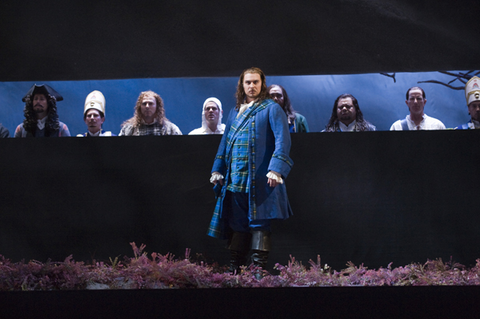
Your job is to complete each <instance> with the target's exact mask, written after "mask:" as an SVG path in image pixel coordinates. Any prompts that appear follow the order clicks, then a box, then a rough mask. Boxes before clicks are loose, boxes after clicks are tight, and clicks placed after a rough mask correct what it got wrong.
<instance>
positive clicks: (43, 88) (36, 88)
mask: <svg viewBox="0 0 480 319" xmlns="http://www.w3.org/2000/svg"><path fill="white" fill-rule="evenodd" d="M35 94H44V95H45V96H48V95H51V96H53V97H55V99H56V100H57V102H58V101H62V100H63V96H61V95H60V93H58V92H57V91H55V90H54V89H52V88H51V87H50V86H48V85H46V84H40V85H36V84H34V85H33V86H32V87H31V88H30V90H28V92H27V95H25V96H24V97H23V99H22V101H23V102H25V100H26V99H27V97H29V96H30V97H32V96H34V95H35Z"/></svg>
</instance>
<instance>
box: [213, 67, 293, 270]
mask: <svg viewBox="0 0 480 319" xmlns="http://www.w3.org/2000/svg"><path fill="white" fill-rule="evenodd" d="M235 96H236V99H237V102H236V107H235V109H233V110H232V111H231V112H230V114H229V116H228V119H227V122H226V127H225V133H224V134H223V138H222V140H221V142H220V146H219V147H218V152H217V155H216V157H215V162H214V164H213V168H212V177H211V179H210V181H211V182H212V183H213V184H215V187H214V188H215V189H216V193H217V204H216V207H215V211H214V214H213V218H212V221H211V224H210V228H209V231H208V235H209V236H212V237H216V238H220V239H228V245H227V247H228V249H229V250H230V251H231V259H230V270H231V271H232V272H235V271H238V270H239V268H240V266H242V265H245V264H246V261H247V254H248V252H249V251H250V249H252V256H251V258H252V262H253V263H254V265H256V266H259V267H262V268H263V269H265V267H266V264H267V260H268V252H269V251H270V246H271V245H270V234H271V229H270V221H271V220H272V219H287V218H288V217H290V216H291V215H292V210H291V208H290V204H289V202H288V197H287V190H286V187H285V183H284V179H285V178H286V177H287V175H288V173H289V172H290V170H291V168H292V165H293V161H292V160H291V159H290V157H289V152H290V133H289V128H288V122H287V117H286V115H285V112H284V111H283V110H282V108H281V107H280V106H279V105H278V104H277V103H275V102H274V101H273V100H271V99H268V91H267V85H266V83H265V74H264V73H263V71H262V70H260V69H259V68H255V67H252V68H249V69H246V70H245V71H243V73H242V74H241V75H240V79H239V80H238V85H237V92H236V94H235ZM260 277H261V274H260V273H258V278H260Z"/></svg>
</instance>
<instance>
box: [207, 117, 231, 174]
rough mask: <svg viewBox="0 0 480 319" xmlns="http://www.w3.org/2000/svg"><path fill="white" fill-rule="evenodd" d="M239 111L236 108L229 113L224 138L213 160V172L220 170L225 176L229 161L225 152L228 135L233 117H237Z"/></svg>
mask: <svg viewBox="0 0 480 319" xmlns="http://www.w3.org/2000/svg"><path fill="white" fill-rule="evenodd" d="M236 114H237V112H236V111H235V110H231V111H230V113H229V114H228V119H227V123H226V124H225V131H224V132H223V136H222V140H221V141H220V145H219V146H218V150H217V155H216V156H215V160H214V162H213V167H212V173H213V172H219V173H220V174H222V175H223V176H225V174H226V173H227V163H226V162H225V155H226V154H225V152H226V148H227V136H228V133H229V132H230V127H231V126H232V122H233V119H234V118H235V116H236Z"/></svg>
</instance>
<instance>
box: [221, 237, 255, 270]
mask: <svg viewBox="0 0 480 319" xmlns="http://www.w3.org/2000/svg"><path fill="white" fill-rule="evenodd" d="M251 239H252V234H250V233H241V232H233V233H232V236H231V237H230V240H229V242H228V244H227V248H228V249H230V267H229V269H228V272H231V273H235V272H236V273H239V272H240V266H244V265H245V264H246V263H247V254H248V251H249V250H250V242H251Z"/></svg>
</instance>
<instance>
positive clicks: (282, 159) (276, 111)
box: [268, 103, 293, 178]
mask: <svg viewBox="0 0 480 319" xmlns="http://www.w3.org/2000/svg"><path fill="white" fill-rule="evenodd" d="M269 122H270V127H271V128H272V132H273V135H274V138H275V150H274V151H273V154H272V158H271V159H270V164H269V165H268V170H269V171H274V172H277V173H280V174H281V175H282V177H283V178H286V177H287V176H288V173H290V170H291V169H292V166H293V160H292V159H291V158H290V156H289V153H290V146H291V140H290V132H289V129H288V121H287V116H286V115H285V112H284V111H283V110H282V108H281V107H280V106H279V105H278V104H276V103H275V104H274V105H272V106H271V107H270V112H269Z"/></svg>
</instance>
